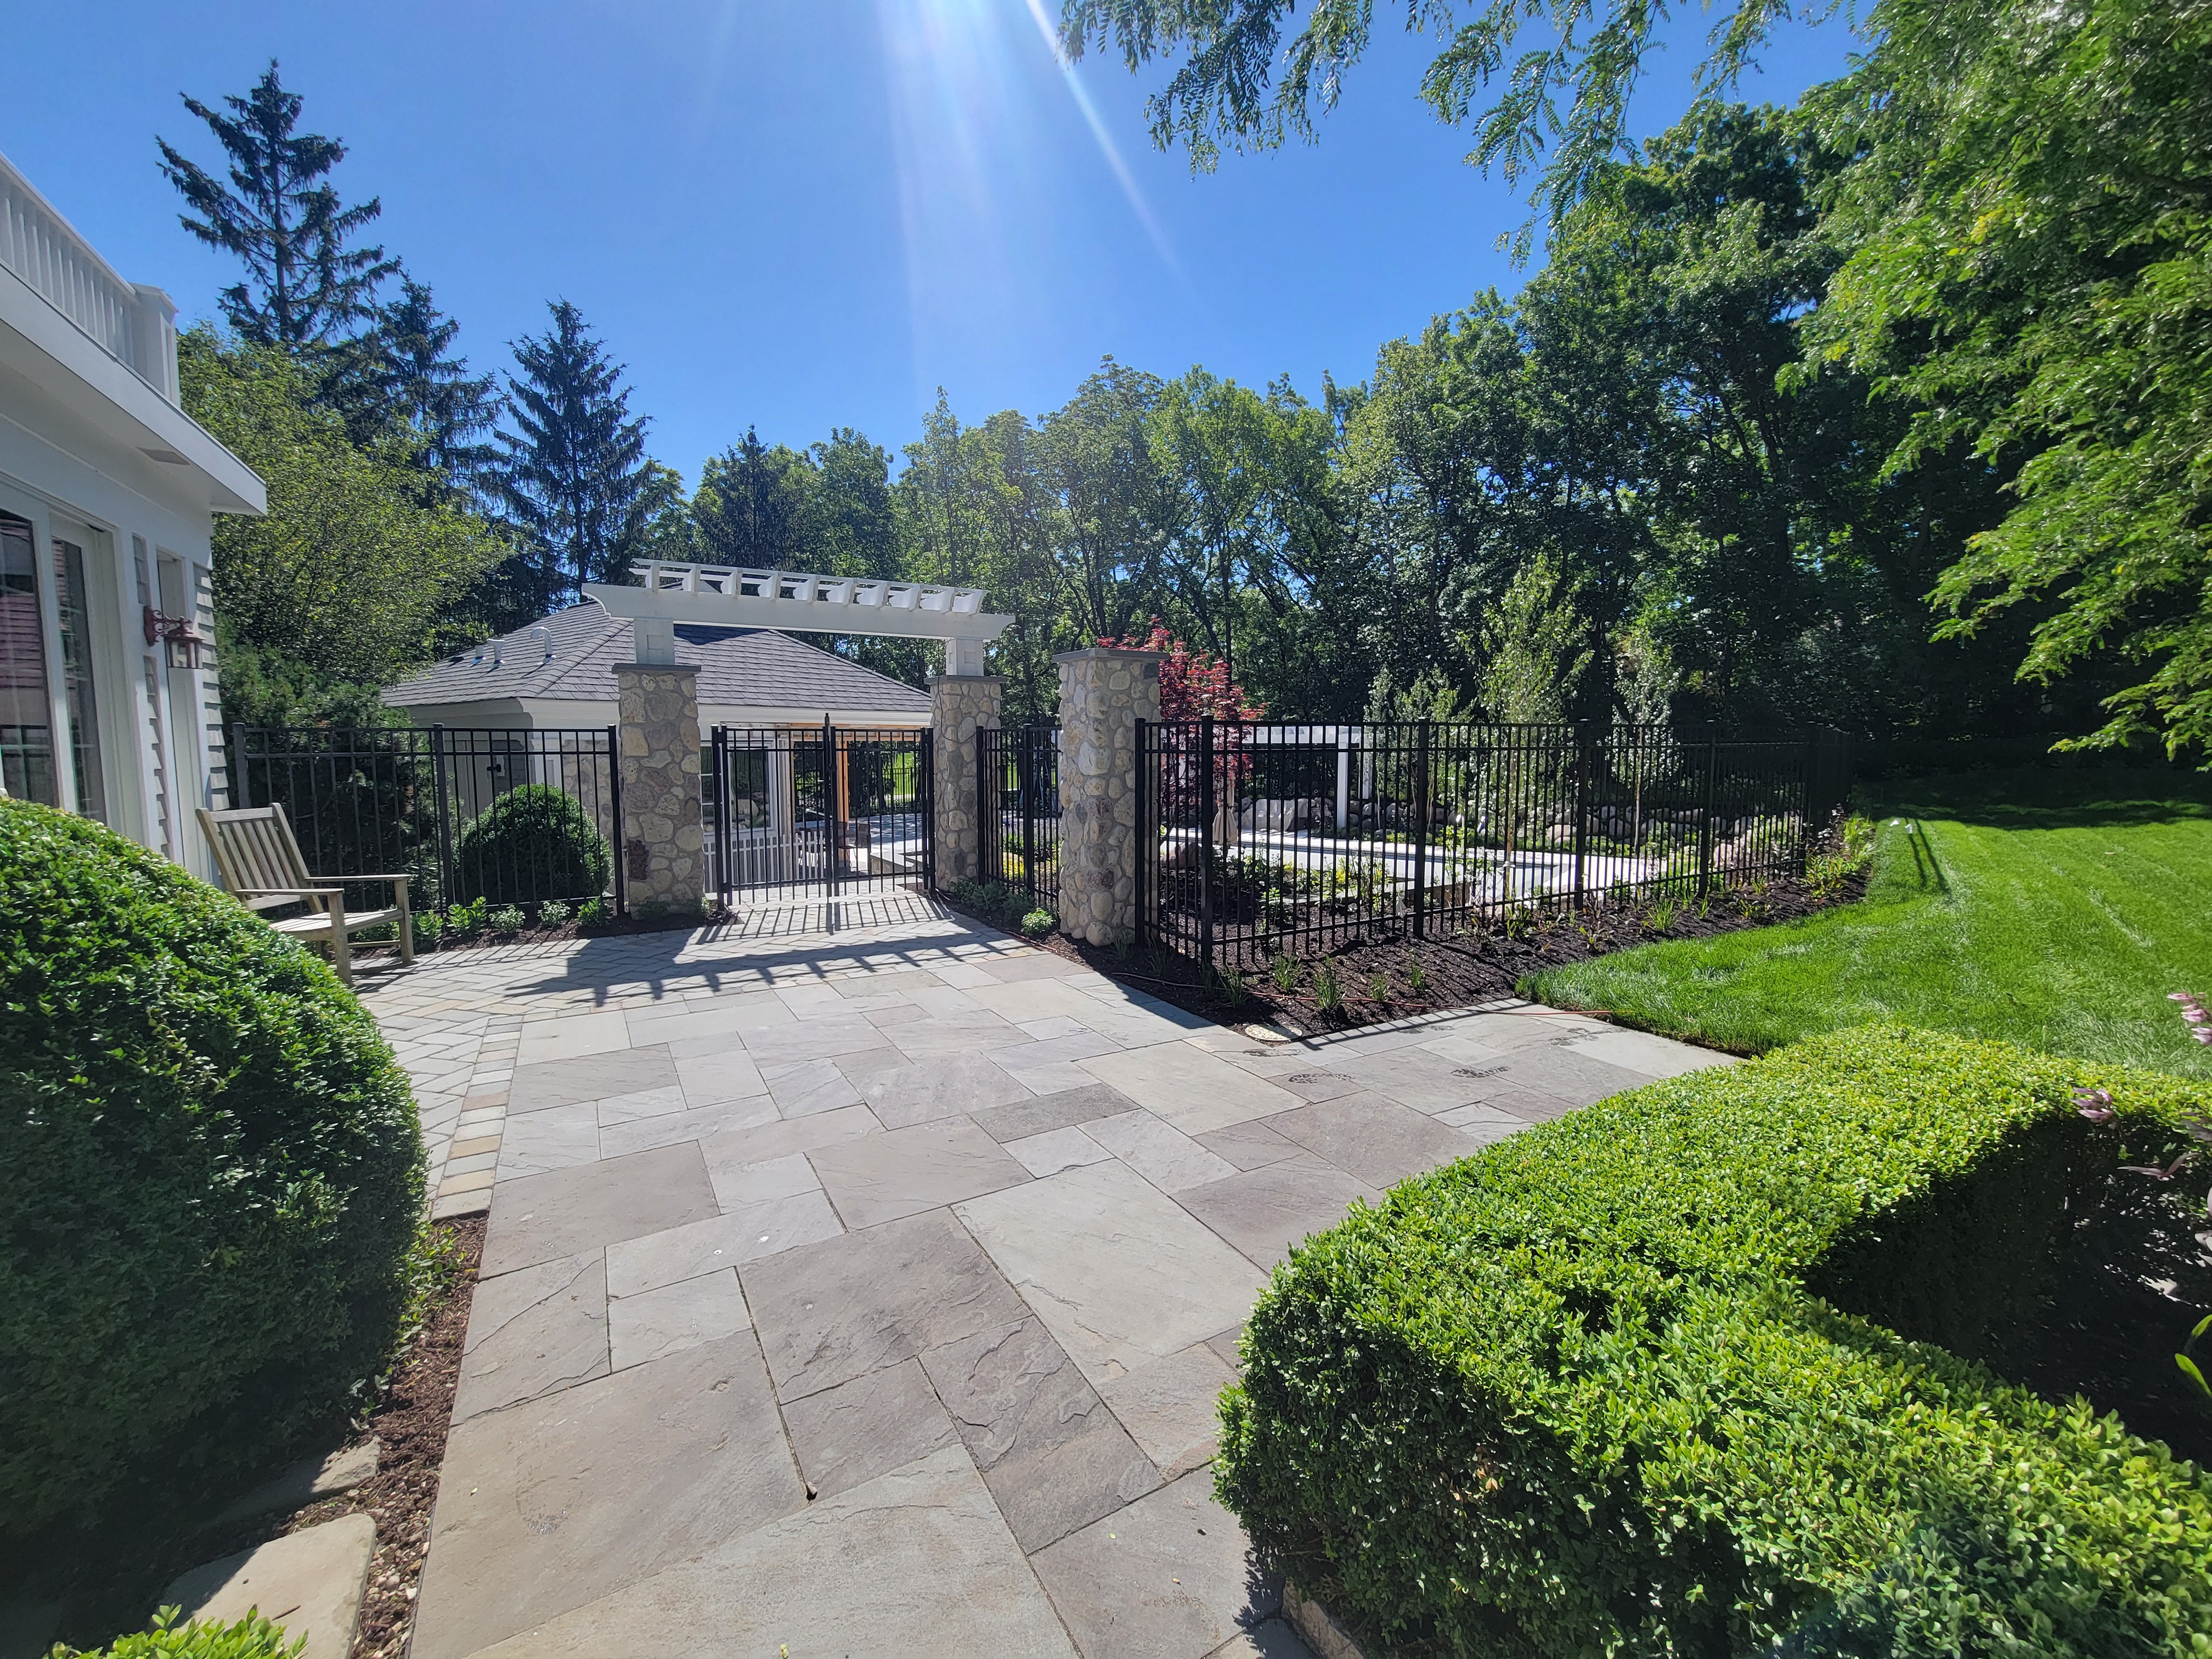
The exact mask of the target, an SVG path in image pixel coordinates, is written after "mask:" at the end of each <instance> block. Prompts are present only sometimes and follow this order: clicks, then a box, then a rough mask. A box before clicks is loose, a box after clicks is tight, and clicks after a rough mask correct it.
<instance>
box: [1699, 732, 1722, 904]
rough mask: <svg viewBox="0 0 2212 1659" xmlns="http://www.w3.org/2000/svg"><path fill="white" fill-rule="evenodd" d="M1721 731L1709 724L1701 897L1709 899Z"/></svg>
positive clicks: (1702, 815) (1702, 816) (1702, 811)
mask: <svg viewBox="0 0 2212 1659" xmlns="http://www.w3.org/2000/svg"><path fill="white" fill-rule="evenodd" d="M1720 773H1721V729H1720V727H1719V726H1718V725H1717V724H1716V723H1715V722H1713V721H1711V720H1707V721H1706V722H1705V801H1704V803H1703V804H1702V805H1700V807H1699V811H1698V898H1699V902H1701V903H1702V902H1704V900H1705V893H1706V890H1708V889H1709V888H1711V885H1712V880H1713V796H1714V793H1715V791H1716V790H1717V789H1718V787H1720Z"/></svg>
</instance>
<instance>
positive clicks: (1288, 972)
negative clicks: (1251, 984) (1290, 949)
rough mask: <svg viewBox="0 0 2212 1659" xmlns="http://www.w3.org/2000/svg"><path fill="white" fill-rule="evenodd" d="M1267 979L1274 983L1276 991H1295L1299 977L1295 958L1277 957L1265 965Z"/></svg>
mask: <svg viewBox="0 0 2212 1659" xmlns="http://www.w3.org/2000/svg"><path fill="white" fill-rule="evenodd" d="M1267 977H1268V978H1269V979H1271V980H1273V981H1274V982H1275V988H1276V989H1277V990H1278V991H1285V992H1289V991H1295V990H1297V988H1298V980H1299V977H1300V970H1299V968H1298V961H1297V957H1292V956H1279V957H1276V958H1275V959H1274V960H1273V962H1271V963H1268V964H1267Z"/></svg>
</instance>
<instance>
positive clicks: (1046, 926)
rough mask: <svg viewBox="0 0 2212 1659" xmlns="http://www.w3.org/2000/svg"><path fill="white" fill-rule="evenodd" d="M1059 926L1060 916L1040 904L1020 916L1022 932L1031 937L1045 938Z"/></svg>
mask: <svg viewBox="0 0 2212 1659" xmlns="http://www.w3.org/2000/svg"><path fill="white" fill-rule="evenodd" d="M1059 926H1060V918H1059V917H1058V916H1056V915H1053V913H1052V912H1051V911H1049V910H1047V909H1045V908H1042V906H1040V907H1039V908H1036V909H1035V910H1032V911H1030V913H1029V915H1025V916H1024V917H1023V918H1022V932H1023V933H1025V934H1027V935H1028V936H1029V937H1030V938H1031V939H1046V938H1049V937H1050V936H1051V933H1052V931H1053V929H1054V928H1055V927H1059Z"/></svg>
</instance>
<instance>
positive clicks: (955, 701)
mask: <svg viewBox="0 0 2212 1659" xmlns="http://www.w3.org/2000/svg"><path fill="white" fill-rule="evenodd" d="M977 654H979V655H980V654H981V653H977ZM1005 685H1006V682H1005V681H1004V680H1001V679H999V678H995V677H994V676H992V675H987V674H980V673H978V674H933V675H932V676H931V677H930V681H929V724H930V732H931V738H930V753H931V756H932V757H933V758H932V761H931V773H930V788H931V791H932V794H933V799H935V802H936V806H937V879H938V883H939V885H940V886H942V885H945V884H950V883H952V882H956V881H973V880H975V879H977V878H979V877H980V876H981V873H982V858H983V848H982V829H983V826H982V824H981V823H980V822H979V821H978V820H977V818H976V817H975V811H976V801H975V783H976V779H977V775H978V773H979V769H980V768H981V763H982V744H981V740H980V739H979V738H977V737H976V735H975V734H976V732H979V731H981V730H982V729H983V728H984V727H986V726H997V725H998V723H999V704H1000V695H1001V693H1002V691H1003V690H1004V688H1005Z"/></svg>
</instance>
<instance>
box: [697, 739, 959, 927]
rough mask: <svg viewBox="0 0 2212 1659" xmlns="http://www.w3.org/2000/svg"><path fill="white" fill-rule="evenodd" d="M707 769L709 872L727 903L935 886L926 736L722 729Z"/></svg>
mask: <svg viewBox="0 0 2212 1659" xmlns="http://www.w3.org/2000/svg"><path fill="white" fill-rule="evenodd" d="M705 772H706V776H705V788H706V803H705V804H706V828H707V837H708V864H709V866H710V870H711V872H712V879H713V884H714V890H715V891H717V892H718V893H719V894H720V896H721V897H722V901H723V902H725V903H727V902H730V901H731V900H732V897H733V896H736V895H738V894H739V893H743V892H747V891H751V892H760V891H764V890H782V891H784V892H786V893H787V894H788V895H790V896H794V897H811V896H824V897H826V896H835V895H839V894H850V893H858V892H865V891H867V890H871V889H880V888H882V887H884V886H893V887H897V886H906V885H909V884H913V883H914V882H916V881H919V882H921V884H923V885H924V886H929V885H933V884H934V883H935V880H936V857H935V854H936V845H937V842H936V824H935V821H934V817H935V815H934V814H933V812H932V811H930V734H929V733H928V732H927V731H917V730H910V729H906V728H892V729H887V730H880V731H878V730H874V729H859V728H854V727H849V726H831V725H828V724H824V725H823V726H815V727H800V728H796V729H794V728H791V727H782V726H774V727H771V726H762V727H748V726H716V727H714V730H713V732H711V733H710V734H709V738H708V746H707V757H706V767H705Z"/></svg>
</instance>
